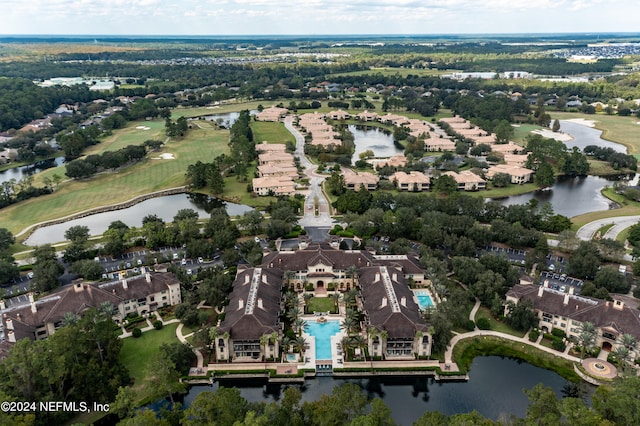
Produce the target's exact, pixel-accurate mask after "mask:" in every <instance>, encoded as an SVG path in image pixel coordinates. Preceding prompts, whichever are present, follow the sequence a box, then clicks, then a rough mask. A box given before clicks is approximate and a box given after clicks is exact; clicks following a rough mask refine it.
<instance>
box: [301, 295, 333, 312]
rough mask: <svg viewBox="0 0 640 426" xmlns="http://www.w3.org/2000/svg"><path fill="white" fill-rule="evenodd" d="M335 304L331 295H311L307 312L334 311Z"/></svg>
mask: <svg viewBox="0 0 640 426" xmlns="http://www.w3.org/2000/svg"><path fill="white" fill-rule="evenodd" d="M334 310H335V304H334V303H333V299H332V298H331V297H313V298H311V299H310V300H309V304H308V312H309V313H311V312H334Z"/></svg>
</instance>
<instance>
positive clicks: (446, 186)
mask: <svg viewBox="0 0 640 426" xmlns="http://www.w3.org/2000/svg"><path fill="white" fill-rule="evenodd" d="M433 190H434V191H435V192H437V193H439V194H442V195H451V194H453V193H455V192H456V191H457V190H458V184H457V183H456V180H455V179H454V178H453V177H452V176H449V175H441V176H440V177H439V178H437V179H436V180H435V183H434V185H433Z"/></svg>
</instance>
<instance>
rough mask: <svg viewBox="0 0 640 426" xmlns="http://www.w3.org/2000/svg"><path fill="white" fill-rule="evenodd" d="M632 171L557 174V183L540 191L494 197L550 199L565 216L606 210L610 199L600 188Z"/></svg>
mask: <svg viewBox="0 0 640 426" xmlns="http://www.w3.org/2000/svg"><path fill="white" fill-rule="evenodd" d="M630 178H633V175H621V176H608V177H599V176H579V177H571V176H558V179H557V180H556V183H555V184H553V186H551V187H550V188H548V189H546V190H543V191H534V192H529V193H526V194H522V195H514V196H510V197H508V198H502V199H496V201H499V202H500V203H502V204H503V205H505V206H510V205H513V204H526V203H528V202H529V200H531V199H536V200H538V201H539V202H540V204H542V203H545V202H549V203H551V205H552V206H553V211H554V212H555V213H557V214H561V215H564V216H567V217H573V216H578V215H581V214H584V213H589V212H596V211H601V210H608V209H610V208H611V207H612V202H611V200H609V199H607V198H606V197H604V196H603V195H602V194H601V193H600V191H601V190H602V188H604V187H605V186H612V185H613V183H614V182H616V181H619V180H621V179H630Z"/></svg>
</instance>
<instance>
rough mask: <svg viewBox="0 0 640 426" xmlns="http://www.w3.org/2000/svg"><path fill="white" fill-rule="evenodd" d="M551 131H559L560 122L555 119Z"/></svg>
mask: <svg viewBox="0 0 640 426" xmlns="http://www.w3.org/2000/svg"><path fill="white" fill-rule="evenodd" d="M551 130H552V131H554V132H558V131H559V130H560V120H558V119H557V118H556V119H555V120H553V126H552V127H551Z"/></svg>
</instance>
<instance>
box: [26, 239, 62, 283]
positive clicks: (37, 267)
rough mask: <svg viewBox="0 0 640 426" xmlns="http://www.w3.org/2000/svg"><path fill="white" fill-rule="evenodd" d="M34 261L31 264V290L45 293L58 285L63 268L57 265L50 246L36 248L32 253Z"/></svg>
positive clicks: (53, 250)
mask: <svg viewBox="0 0 640 426" xmlns="http://www.w3.org/2000/svg"><path fill="white" fill-rule="evenodd" d="M33 256H34V257H35V259H36V261H35V263H34V264H33V280H32V281H31V289H32V290H34V291H40V292H46V291H49V290H53V289H54V288H57V287H58V286H59V285H60V281H59V280H58V277H59V276H60V275H61V274H62V273H63V272H64V267H63V266H62V265H61V264H59V263H58V260H57V258H56V251H55V249H54V248H53V247H51V246H50V245H43V246H39V247H36V248H35V249H34V251H33Z"/></svg>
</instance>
